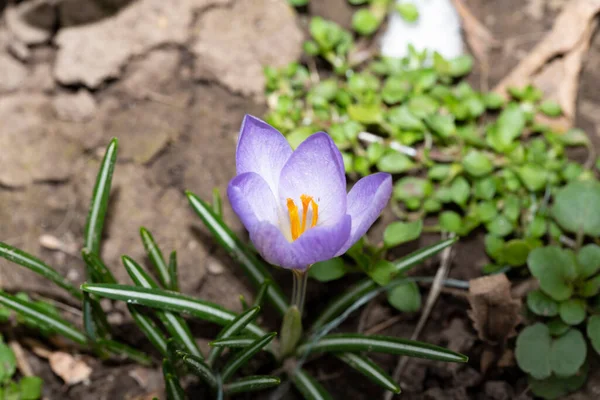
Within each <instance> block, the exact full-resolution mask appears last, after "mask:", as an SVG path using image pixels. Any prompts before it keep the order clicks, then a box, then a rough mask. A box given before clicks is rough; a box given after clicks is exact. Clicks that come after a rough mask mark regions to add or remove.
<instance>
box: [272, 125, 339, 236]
mask: <svg viewBox="0 0 600 400" xmlns="http://www.w3.org/2000/svg"><path fill="white" fill-rule="evenodd" d="M303 194H304V195H307V196H311V197H312V198H313V199H314V201H315V202H316V203H317V204H318V206H319V220H318V223H317V226H321V225H330V224H334V223H337V222H338V221H340V220H341V219H342V217H343V216H344V215H346V175H345V174H344V163H343V161H342V155H341V154H340V151H339V150H338V149H337V147H336V146H335V144H334V143H333V140H331V138H330V137H329V135H327V134H326V133H324V132H318V133H315V134H314V135H311V136H309V137H308V139H306V140H305V141H304V142H302V143H301V144H300V146H298V148H297V149H296V150H295V151H294V153H293V154H292V155H291V156H290V158H289V160H288V161H287V162H286V164H285V166H284V167H283V169H282V170H281V176H280V178H279V204H280V206H281V207H282V208H283V209H284V210H285V209H286V208H285V207H286V206H285V205H286V201H287V199H288V198H290V199H292V200H294V201H295V202H299V201H300V196H301V195H303ZM296 204H298V203H296Z"/></svg>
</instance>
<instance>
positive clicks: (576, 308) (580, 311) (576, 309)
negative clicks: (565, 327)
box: [558, 299, 586, 325]
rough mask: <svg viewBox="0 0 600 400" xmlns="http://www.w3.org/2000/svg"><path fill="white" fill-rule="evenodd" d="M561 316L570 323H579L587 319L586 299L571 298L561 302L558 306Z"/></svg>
mask: <svg viewBox="0 0 600 400" xmlns="http://www.w3.org/2000/svg"><path fill="white" fill-rule="evenodd" d="M558 313H559V314H560V318H561V319H562V320H563V321H564V322H565V323H566V324H569V325H578V324H580V323H582V322H583V320H585V316H586V311H585V301H583V300H581V299H569V300H565V301H563V302H562V303H560V305H559V307H558Z"/></svg>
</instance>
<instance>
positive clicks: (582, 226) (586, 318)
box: [516, 179, 600, 399]
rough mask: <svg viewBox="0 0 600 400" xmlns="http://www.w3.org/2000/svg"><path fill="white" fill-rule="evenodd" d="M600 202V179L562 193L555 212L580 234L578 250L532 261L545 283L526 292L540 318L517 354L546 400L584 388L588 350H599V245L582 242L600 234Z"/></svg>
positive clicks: (541, 254) (536, 253)
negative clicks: (587, 340)
mask: <svg viewBox="0 0 600 400" xmlns="http://www.w3.org/2000/svg"><path fill="white" fill-rule="evenodd" d="M599 202H600V183H598V182H597V181H596V180H593V179H590V180H585V181H575V182H572V183H570V184H569V185H567V186H565V187H564V188H562V189H560V190H559V191H557V192H556V194H555V196H554V203H553V206H552V208H551V215H552V217H553V218H554V219H555V220H556V222H557V223H558V224H559V225H560V226H561V227H562V228H563V229H564V230H565V231H566V232H569V233H571V234H574V235H576V236H577V239H575V240H572V243H574V244H575V250H573V249H568V248H562V247H559V246H546V247H539V248H536V249H535V250H533V251H531V252H530V253H529V256H528V259H527V266H528V268H529V271H530V272H531V275H533V276H534V277H535V278H536V279H537V280H538V281H539V286H540V288H539V289H536V290H533V291H531V292H529V294H528V295H527V309H528V311H529V312H530V314H531V315H532V316H533V317H534V318H532V319H535V320H538V321H539V322H536V323H534V324H533V325H530V326H527V327H526V328H525V329H523V330H522V331H521V333H520V334H519V336H518V338H517V343H516V358H517V362H518V364H519V367H520V368H521V369H522V370H523V371H525V372H527V373H528V374H529V376H530V387H531V389H532V391H533V393H534V394H536V395H537V396H540V397H543V398H545V399H556V398H559V397H561V396H563V395H565V394H567V393H569V392H572V391H575V390H577V389H578V388H580V387H581V386H582V385H583V384H584V383H585V381H586V377H587V372H588V367H589V366H588V352H589V351H595V352H598V353H600V315H598V310H599V309H598V304H599V303H598V301H599V300H600V296H599V293H600V246H598V245H597V244H595V243H589V244H586V245H583V246H581V243H582V241H583V240H584V237H585V236H588V237H592V238H596V237H598V235H599V234H600V220H599V219H598V217H597V216H598V204H600V203H599ZM569 242H571V241H569ZM585 336H587V337H588V339H589V343H590V344H591V349H588V345H587V343H586V340H585Z"/></svg>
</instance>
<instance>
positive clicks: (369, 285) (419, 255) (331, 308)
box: [311, 238, 457, 332]
mask: <svg viewBox="0 0 600 400" xmlns="http://www.w3.org/2000/svg"><path fill="white" fill-rule="evenodd" d="M456 240H457V239H456V238H452V239H447V240H442V241H440V242H438V243H435V244H433V245H431V246H427V247H424V248H422V249H420V250H417V251H415V252H413V253H411V254H409V255H407V256H405V257H402V258H401V259H399V260H397V261H396V262H394V265H395V274H396V275H399V274H401V273H403V272H406V271H408V270H409V269H410V268H411V267H413V266H415V265H417V264H419V263H421V262H423V261H424V260H426V259H427V258H429V257H431V256H432V255H434V254H436V253H439V252H440V251H442V250H443V249H445V248H446V247H448V246H451V245H452V244H453V243H455V242H456ZM396 283H397V282H396ZM390 284H392V282H391V283H390ZM377 290H380V287H379V285H377V284H376V283H375V282H374V281H372V280H371V279H365V280H363V281H361V282H359V283H357V284H356V285H354V286H353V287H352V288H351V289H350V290H348V291H347V292H345V293H343V294H342V295H340V296H339V297H337V298H336V299H334V300H333V301H332V302H331V303H329V304H328V305H327V307H325V309H324V310H323V311H322V312H321V314H319V316H318V317H317V319H316V320H315V321H314V322H313V324H312V327H311V331H313V332H315V331H317V330H318V329H320V328H322V327H323V326H324V325H325V324H326V323H328V322H329V321H331V320H332V319H334V318H335V317H337V316H338V315H340V314H341V313H342V312H344V311H345V310H347V309H348V308H349V307H350V306H351V305H352V304H354V303H355V302H356V301H358V300H359V299H361V298H362V297H363V296H366V295H369V294H370V293H371V292H373V291H377Z"/></svg>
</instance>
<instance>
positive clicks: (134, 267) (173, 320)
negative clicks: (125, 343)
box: [122, 256, 202, 357]
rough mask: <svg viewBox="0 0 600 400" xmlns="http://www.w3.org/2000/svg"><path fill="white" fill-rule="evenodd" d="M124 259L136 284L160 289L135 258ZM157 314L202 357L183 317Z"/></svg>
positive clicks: (173, 334) (163, 313) (179, 337)
mask: <svg viewBox="0 0 600 400" xmlns="http://www.w3.org/2000/svg"><path fill="white" fill-rule="evenodd" d="M122 261H123V265H124V266H125V269H126V270H127V273H128V274H129V276H130V277H131V279H132V280H133V282H134V283H135V284H136V285H138V286H140V287H143V288H147V289H158V284H157V283H156V282H155V281H154V280H153V279H152V278H151V277H150V275H148V274H147V273H146V271H144V270H143V268H142V267H141V266H140V265H139V264H138V263H136V262H135V261H134V260H133V259H131V258H130V257H127V256H123V257H122ZM156 315H157V317H158V318H159V319H160V322H161V323H162V324H163V325H164V326H165V328H166V329H167V331H168V332H169V334H170V335H171V336H173V337H174V338H175V339H177V340H178V341H179V342H180V343H181V344H183V346H184V347H185V348H186V350H187V351H189V352H190V353H192V354H193V355H195V356H197V357H202V353H201V352H200V349H199V348H198V346H197V345H196V341H195V339H194V336H193V335H192V332H191V330H190V328H189V327H188V324H187V323H186V322H185V320H184V319H183V318H182V317H180V316H179V315H176V314H173V313H172V312H169V311H162V310H159V311H157V312H156Z"/></svg>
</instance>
